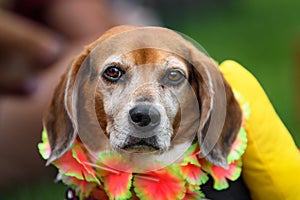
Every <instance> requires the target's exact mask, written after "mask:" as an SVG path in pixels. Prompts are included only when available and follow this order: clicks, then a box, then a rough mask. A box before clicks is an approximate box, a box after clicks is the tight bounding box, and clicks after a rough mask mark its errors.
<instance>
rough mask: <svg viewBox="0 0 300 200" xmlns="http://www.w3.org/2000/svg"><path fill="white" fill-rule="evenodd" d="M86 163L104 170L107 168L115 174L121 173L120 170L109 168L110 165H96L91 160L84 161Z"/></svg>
mask: <svg viewBox="0 0 300 200" xmlns="http://www.w3.org/2000/svg"><path fill="white" fill-rule="evenodd" d="M84 164H87V165H89V166H91V167H95V168H98V169H102V170H105V171H109V172H112V173H114V174H120V172H119V171H117V170H114V169H111V168H108V167H104V166H100V165H96V164H93V163H90V162H84Z"/></svg>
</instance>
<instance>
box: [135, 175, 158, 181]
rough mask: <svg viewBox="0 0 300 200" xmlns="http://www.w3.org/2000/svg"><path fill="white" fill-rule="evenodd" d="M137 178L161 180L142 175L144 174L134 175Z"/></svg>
mask: <svg viewBox="0 0 300 200" xmlns="http://www.w3.org/2000/svg"><path fill="white" fill-rule="evenodd" d="M134 177H135V178H140V179H145V180H149V181H154V182H159V179H158V178H152V177H149V176H142V175H137V174H136V175H134Z"/></svg>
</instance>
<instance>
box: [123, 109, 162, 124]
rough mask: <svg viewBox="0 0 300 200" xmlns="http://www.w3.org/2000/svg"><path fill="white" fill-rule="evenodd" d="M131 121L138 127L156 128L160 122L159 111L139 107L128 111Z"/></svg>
mask: <svg viewBox="0 0 300 200" xmlns="http://www.w3.org/2000/svg"><path fill="white" fill-rule="evenodd" d="M129 115H130V118H131V121H132V122H133V123H134V124H135V125H137V126H139V127H145V126H148V125H151V126H156V125H157V124H158V123H159V121H160V114H159V111H158V110H157V109H155V108H153V107H151V106H145V105H139V106H136V107H134V108H133V109H131V110H130V111H129Z"/></svg>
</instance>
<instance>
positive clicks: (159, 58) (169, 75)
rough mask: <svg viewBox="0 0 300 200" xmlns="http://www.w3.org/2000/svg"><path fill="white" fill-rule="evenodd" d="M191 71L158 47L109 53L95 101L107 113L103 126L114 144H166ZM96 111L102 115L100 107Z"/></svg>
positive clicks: (149, 147) (135, 147)
mask: <svg viewBox="0 0 300 200" xmlns="http://www.w3.org/2000/svg"><path fill="white" fill-rule="evenodd" d="M189 76H190V71H189V66H188V63H187V62H186V61H185V60H183V59H182V58H180V57H179V56H176V55H173V54H171V53H169V52H165V51H162V50H157V49H140V50H135V51H132V52H130V53H128V54H125V55H117V56H115V55H112V56H111V57H109V58H108V59H107V60H106V61H105V63H104V64H103V66H102V69H101V76H100V77H99V79H100V81H99V84H98V88H97V92H98V95H100V96H101V98H98V99H101V100H96V102H97V101H101V102H98V103H102V104H103V108H104V112H105V113H104V114H105V115H106V119H107V120H106V121H107V125H106V127H103V128H105V129H106V132H107V135H108V136H109V138H110V144H111V146H112V148H114V149H117V148H121V149H126V150H128V151H138V152H145V151H153V150H159V151H165V150H167V149H169V147H170V146H171V139H172V138H173V136H174V135H175V134H176V133H175V130H176V127H177V126H178V123H179V122H180V120H179V118H180V117H181V112H180V109H181V107H180V102H179V99H182V98H183V97H184V96H185V97H186V98H187V99H188V97H189V94H188V91H189V88H188V87H189V81H188V78H189ZM186 102H188V101H186ZM96 104H97V103H96ZM100 116H101V117H100ZM100 116H99V120H101V119H103V113H102V114H101V115H100Z"/></svg>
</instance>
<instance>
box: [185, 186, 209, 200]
mask: <svg viewBox="0 0 300 200" xmlns="http://www.w3.org/2000/svg"><path fill="white" fill-rule="evenodd" d="M199 198H205V195H204V193H203V192H201V191H200V190H190V189H189V188H187V189H186V193H185V196H184V198H183V199H182V200H198V199H199Z"/></svg>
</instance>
